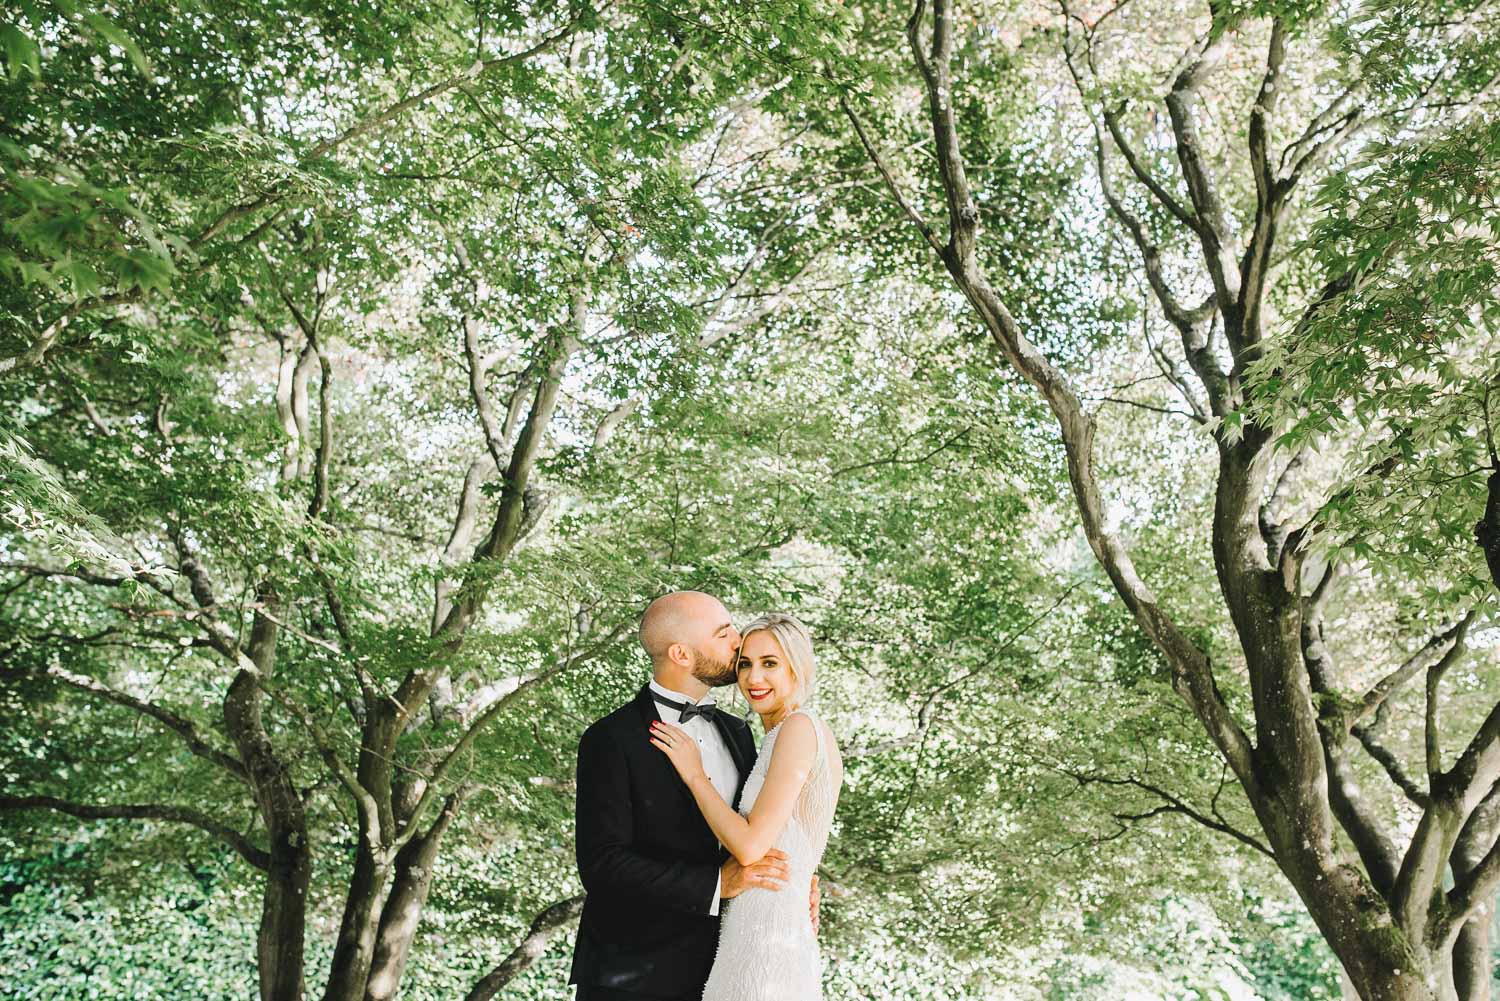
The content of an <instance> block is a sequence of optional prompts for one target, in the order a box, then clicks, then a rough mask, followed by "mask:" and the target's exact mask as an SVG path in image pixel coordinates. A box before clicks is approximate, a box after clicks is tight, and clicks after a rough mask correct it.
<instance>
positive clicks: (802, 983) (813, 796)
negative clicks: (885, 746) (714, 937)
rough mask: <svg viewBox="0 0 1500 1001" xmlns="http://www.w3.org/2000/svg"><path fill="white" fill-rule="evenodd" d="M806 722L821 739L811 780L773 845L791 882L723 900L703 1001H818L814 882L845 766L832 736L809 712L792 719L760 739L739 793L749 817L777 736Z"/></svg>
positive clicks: (819, 962) (819, 972)
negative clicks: (796, 721)
mask: <svg viewBox="0 0 1500 1001" xmlns="http://www.w3.org/2000/svg"><path fill="white" fill-rule="evenodd" d="M797 715H802V716H806V717H807V718H808V719H809V720H811V721H812V724H813V732H814V733H816V734H817V751H816V752H815V754H814V755H813V764H812V768H811V770H810V771H809V772H808V775H807V781H806V782H805V783H804V784H803V786H802V792H801V793H800V794H799V795H798V797H797V803H796V805H795V806H794V807H793V808H792V815H791V817H789V818H788V819H787V822H786V827H784V828H782V831H781V835H780V836H779V837H777V838H776V841H775V845H774V847H776V848H779V849H781V850H782V851H784V852H786V854H787V857H788V859H789V860H790V861H789V868H790V869H791V877H790V879H789V880H788V881H787V883H786V885H785V886H783V887H782V888H781V889H780V890H765V889H749V890H746V891H745V892H743V893H741V894H740V895H739V896H737V897H734V898H733V899H731V900H726V901H724V904H723V917H722V918H721V922H720V925H719V950H718V952H717V953H716V954H715V956H714V965H713V969H712V970H711V971H710V972H709V975H708V983H707V985H706V986H705V987H704V989H703V1001H821V999H822V997H823V988H822V977H823V960H822V957H821V956H820V955H819V953H818V940H817V937H816V936H815V935H814V934H813V928H812V919H811V917H810V915H809V914H808V895H809V893H810V892H811V890H812V876H813V873H814V872H815V871H816V870H817V868H818V863H819V862H820V861H821V860H822V858H823V849H824V848H826V847H827V845H828V831H829V828H830V827H832V825H833V811H834V808H835V807H836V806H837V805H838V798H839V786H840V784H841V783H842V782H843V772H844V766H843V762H842V761H841V760H840V758H839V753H838V745H837V744H836V743H834V740H833V733H832V732H831V731H830V730H829V729H828V727H827V725H826V724H825V723H824V722H823V721H822V720H820V719H819V718H818V717H817V716H815V715H813V714H812V713H811V712H809V711H808V710H806V709H797V710H795V711H793V712H791V713H789V714H787V717H786V719H783V720H782V721H781V722H780V723H777V724H776V725H775V726H774V727H772V728H771V731H770V732H769V733H767V734H766V736H765V739H764V740H763V741H761V745H760V753H759V755H758V756H757V757H756V759H755V766H754V767H753V768H752V769H751V770H750V774H749V776H747V777H746V779H745V788H744V791H743V792H741V794H740V814H741V815H743V816H746V817H748V816H749V815H750V810H751V809H752V808H753V807H754V806H755V800H756V797H757V796H759V795H760V790H761V787H762V786H764V785H765V781H766V769H767V768H769V767H770V763H771V754H772V752H773V751H774V750H775V748H776V734H777V732H778V731H780V730H781V727H782V726H783V725H784V724H785V723H786V720H788V719H791V718H792V716H797Z"/></svg>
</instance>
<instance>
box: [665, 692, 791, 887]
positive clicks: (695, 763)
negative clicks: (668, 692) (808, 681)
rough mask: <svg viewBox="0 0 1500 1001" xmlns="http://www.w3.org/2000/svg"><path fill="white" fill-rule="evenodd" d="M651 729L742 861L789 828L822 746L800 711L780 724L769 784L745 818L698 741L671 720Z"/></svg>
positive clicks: (722, 841) (763, 849)
mask: <svg viewBox="0 0 1500 1001" xmlns="http://www.w3.org/2000/svg"><path fill="white" fill-rule="evenodd" d="M651 729H652V737H651V743H653V744H655V745H656V746H657V747H658V748H660V749H661V750H662V751H663V752H665V754H666V755H667V757H668V758H670V759H671V760H672V765H673V767H675V768H676V769H677V774H678V775H680V776H682V780H683V782H685V783H687V787H688V789H689V790H691V792H692V794H693V799H694V800H695V801H697V803H698V809H699V810H700V811H701V812H702V814H703V819H704V820H707V821H708V826H709V827H710V828H711V829H712V830H713V832H714V835H715V836H716V837H717V838H718V839H719V843H720V844H722V845H723V846H724V847H725V848H728V849H729V853H730V854H731V855H733V856H734V857H735V858H736V859H738V860H739V863H740V864H741V865H750V864H752V863H754V862H757V861H759V860H760V858H761V856H763V855H765V853H766V852H768V851H770V850H771V847H772V843H773V842H774V841H775V840H776V836H777V835H779V834H780V833H781V829H782V828H783V827H785V826H786V822H787V818H789V817H790V816H791V815H792V807H793V806H795V805H796V803H797V794H798V793H799V792H801V791H802V785H803V783H805V782H806V781H807V775H808V772H810V771H811V770H812V763H813V757H814V755H816V754H817V750H818V737H817V734H816V733H814V732H813V721H812V720H810V719H808V718H807V717H806V716H800V715H798V716H790V717H788V718H787V719H786V720H785V721H783V722H782V724H781V729H780V730H778V731H777V734H776V746H775V747H774V748H773V749H772V750H771V763H770V765H769V767H768V768H767V770H766V782H765V785H763V786H762V787H761V790H760V795H759V796H757V797H755V806H753V807H752V808H751V809H750V816H749V818H745V817H741V816H740V815H739V814H738V813H737V812H735V810H734V808H733V807H731V806H730V805H729V804H728V803H726V802H724V797H722V796H720V795H719V791H718V790H717V789H715V788H714V784H713V783H712V782H711V781H709V778H708V773H707V772H705V771H704V770H703V760H702V756H701V755H700V754H699V753H698V742H697V741H696V740H694V739H693V738H692V737H691V736H689V735H688V734H687V733H686V732H684V731H683V730H681V729H679V728H678V727H675V726H672V725H671V724H670V723H656V724H653V726H652V728H651ZM663 732H665V734H667V735H669V736H670V737H671V738H672V739H671V741H670V743H668V742H667V741H666V740H665V739H663V737H662V736H660V734H662V733H663Z"/></svg>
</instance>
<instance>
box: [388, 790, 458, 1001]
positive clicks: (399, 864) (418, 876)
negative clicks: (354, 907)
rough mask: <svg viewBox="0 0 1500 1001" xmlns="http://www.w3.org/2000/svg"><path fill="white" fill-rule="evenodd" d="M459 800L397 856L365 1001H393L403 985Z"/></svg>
mask: <svg viewBox="0 0 1500 1001" xmlns="http://www.w3.org/2000/svg"><path fill="white" fill-rule="evenodd" d="M458 805H459V800H458V798H457V797H456V796H449V797H448V799H447V800H446V801H445V802H444V804H443V810H442V812H441V813H440V814H439V815H438V818H437V819H436V820H435V821H433V824H432V827H431V828H429V829H428V831H427V833H426V834H424V835H422V836H421V837H414V838H412V839H411V840H410V841H408V842H407V843H406V844H405V845H403V846H402V847H401V851H400V852H398V853H397V854H396V864H395V875H394V877H393V878H392V881H391V892H390V895H389V896H388V897H387V898H386V901H385V906H384V907H382V908H381V910H380V926H379V929H378V931H377V932H376V939H375V956H374V958H373V960H372V961H371V964H370V975H369V978H368V981H367V983H366V986H365V1001H392V999H394V998H395V997H396V993H397V991H398V990H399V989H400V986H401V975H402V973H403V972H405V970H406V959H407V957H408V956H409V955H410V954H411V944H412V940H413V939H414V938H415V937H416V933H417V925H418V924H419V922H420V921H421V920H422V908H423V907H424V906H425V905H426V903H427V893H428V891H429V890H431V889H432V867H433V865H434V864H436V862H437V856H438V849H439V848H440V847H441V845H442V841H443V835H444V834H445V833H446V832H447V830H448V825H449V824H450V823H452V821H453V817H454V816H455V815H456V814H457V812H458Z"/></svg>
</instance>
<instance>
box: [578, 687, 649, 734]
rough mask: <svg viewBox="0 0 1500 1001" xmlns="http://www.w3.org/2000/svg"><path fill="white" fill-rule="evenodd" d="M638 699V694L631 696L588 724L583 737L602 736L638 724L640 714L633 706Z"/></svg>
mask: <svg viewBox="0 0 1500 1001" xmlns="http://www.w3.org/2000/svg"><path fill="white" fill-rule="evenodd" d="M639 697H640V695H639V693H637V694H635V695H632V696H631V697H630V698H629V700H628V701H626V703H625V704H624V705H622V706H620V707H618V708H617V709H615V710H614V711H612V712H610V713H607V714H605V715H603V716H601V717H599V718H598V719H596V720H594V722H593V723H591V724H589V726H588V729H586V730H584V735H585V736H588V735H589V734H591V733H592V734H602V733H610V732H615V731H619V730H624V729H628V728H629V727H631V726H632V725H633V724H635V723H637V722H639V720H640V712H639V710H638V709H637V708H636V704H635V703H636V699H638V698H639Z"/></svg>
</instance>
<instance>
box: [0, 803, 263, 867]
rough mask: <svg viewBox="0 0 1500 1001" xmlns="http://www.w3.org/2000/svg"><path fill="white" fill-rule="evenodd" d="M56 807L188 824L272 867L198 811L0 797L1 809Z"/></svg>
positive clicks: (90, 815) (86, 815) (245, 841)
mask: <svg viewBox="0 0 1500 1001" xmlns="http://www.w3.org/2000/svg"><path fill="white" fill-rule="evenodd" d="M37 809H44V810H56V811H57V812H59V813H66V814H70V815H71V816H74V817H82V818H83V819H85V820H115V819H127V820H168V821H172V822H173V823H179V824H190V825H192V826H193V827H196V828H199V829H200V830H202V831H205V832H207V833H208V834H211V835H213V836H214V837H216V838H218V839H219V840H220V841H222V842H224V843H225V844H227V845H229V847H231V848H233V849H234V850H235V851H237V852H239V853H240V856H241V857H242V858H243V859H244V860H245V861H246V862H249V863H250V864H251V865H253V866H255V868H257V869H260V870H262V871H267V870H269V869H270V868H271V856H270V853H268V852H267V851H266V850H265V849H263V848H261V847H259V846H258V845H256V844H255V843H253V842H252V841H250V839H249V838H247V837H245V836H244V835H243V834H241V833H240V832H239V831H236V830H235V829H234V828H232V827H229V826H227V825H225V824H221V823H219V822H218V821H216V820H214V819H213V818H212V817H210V816H208V815H207V814H204V813H199V812H198V811H197V810H190V809H188V808H187V807H182V806H170V805H166V804H160V803H134V804H126V805H118V806H95V805H90V804H85V803H71V802H68V801H67V800H62V799H58V798H56V797H55V796H0V810H37Z"/></svg>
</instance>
